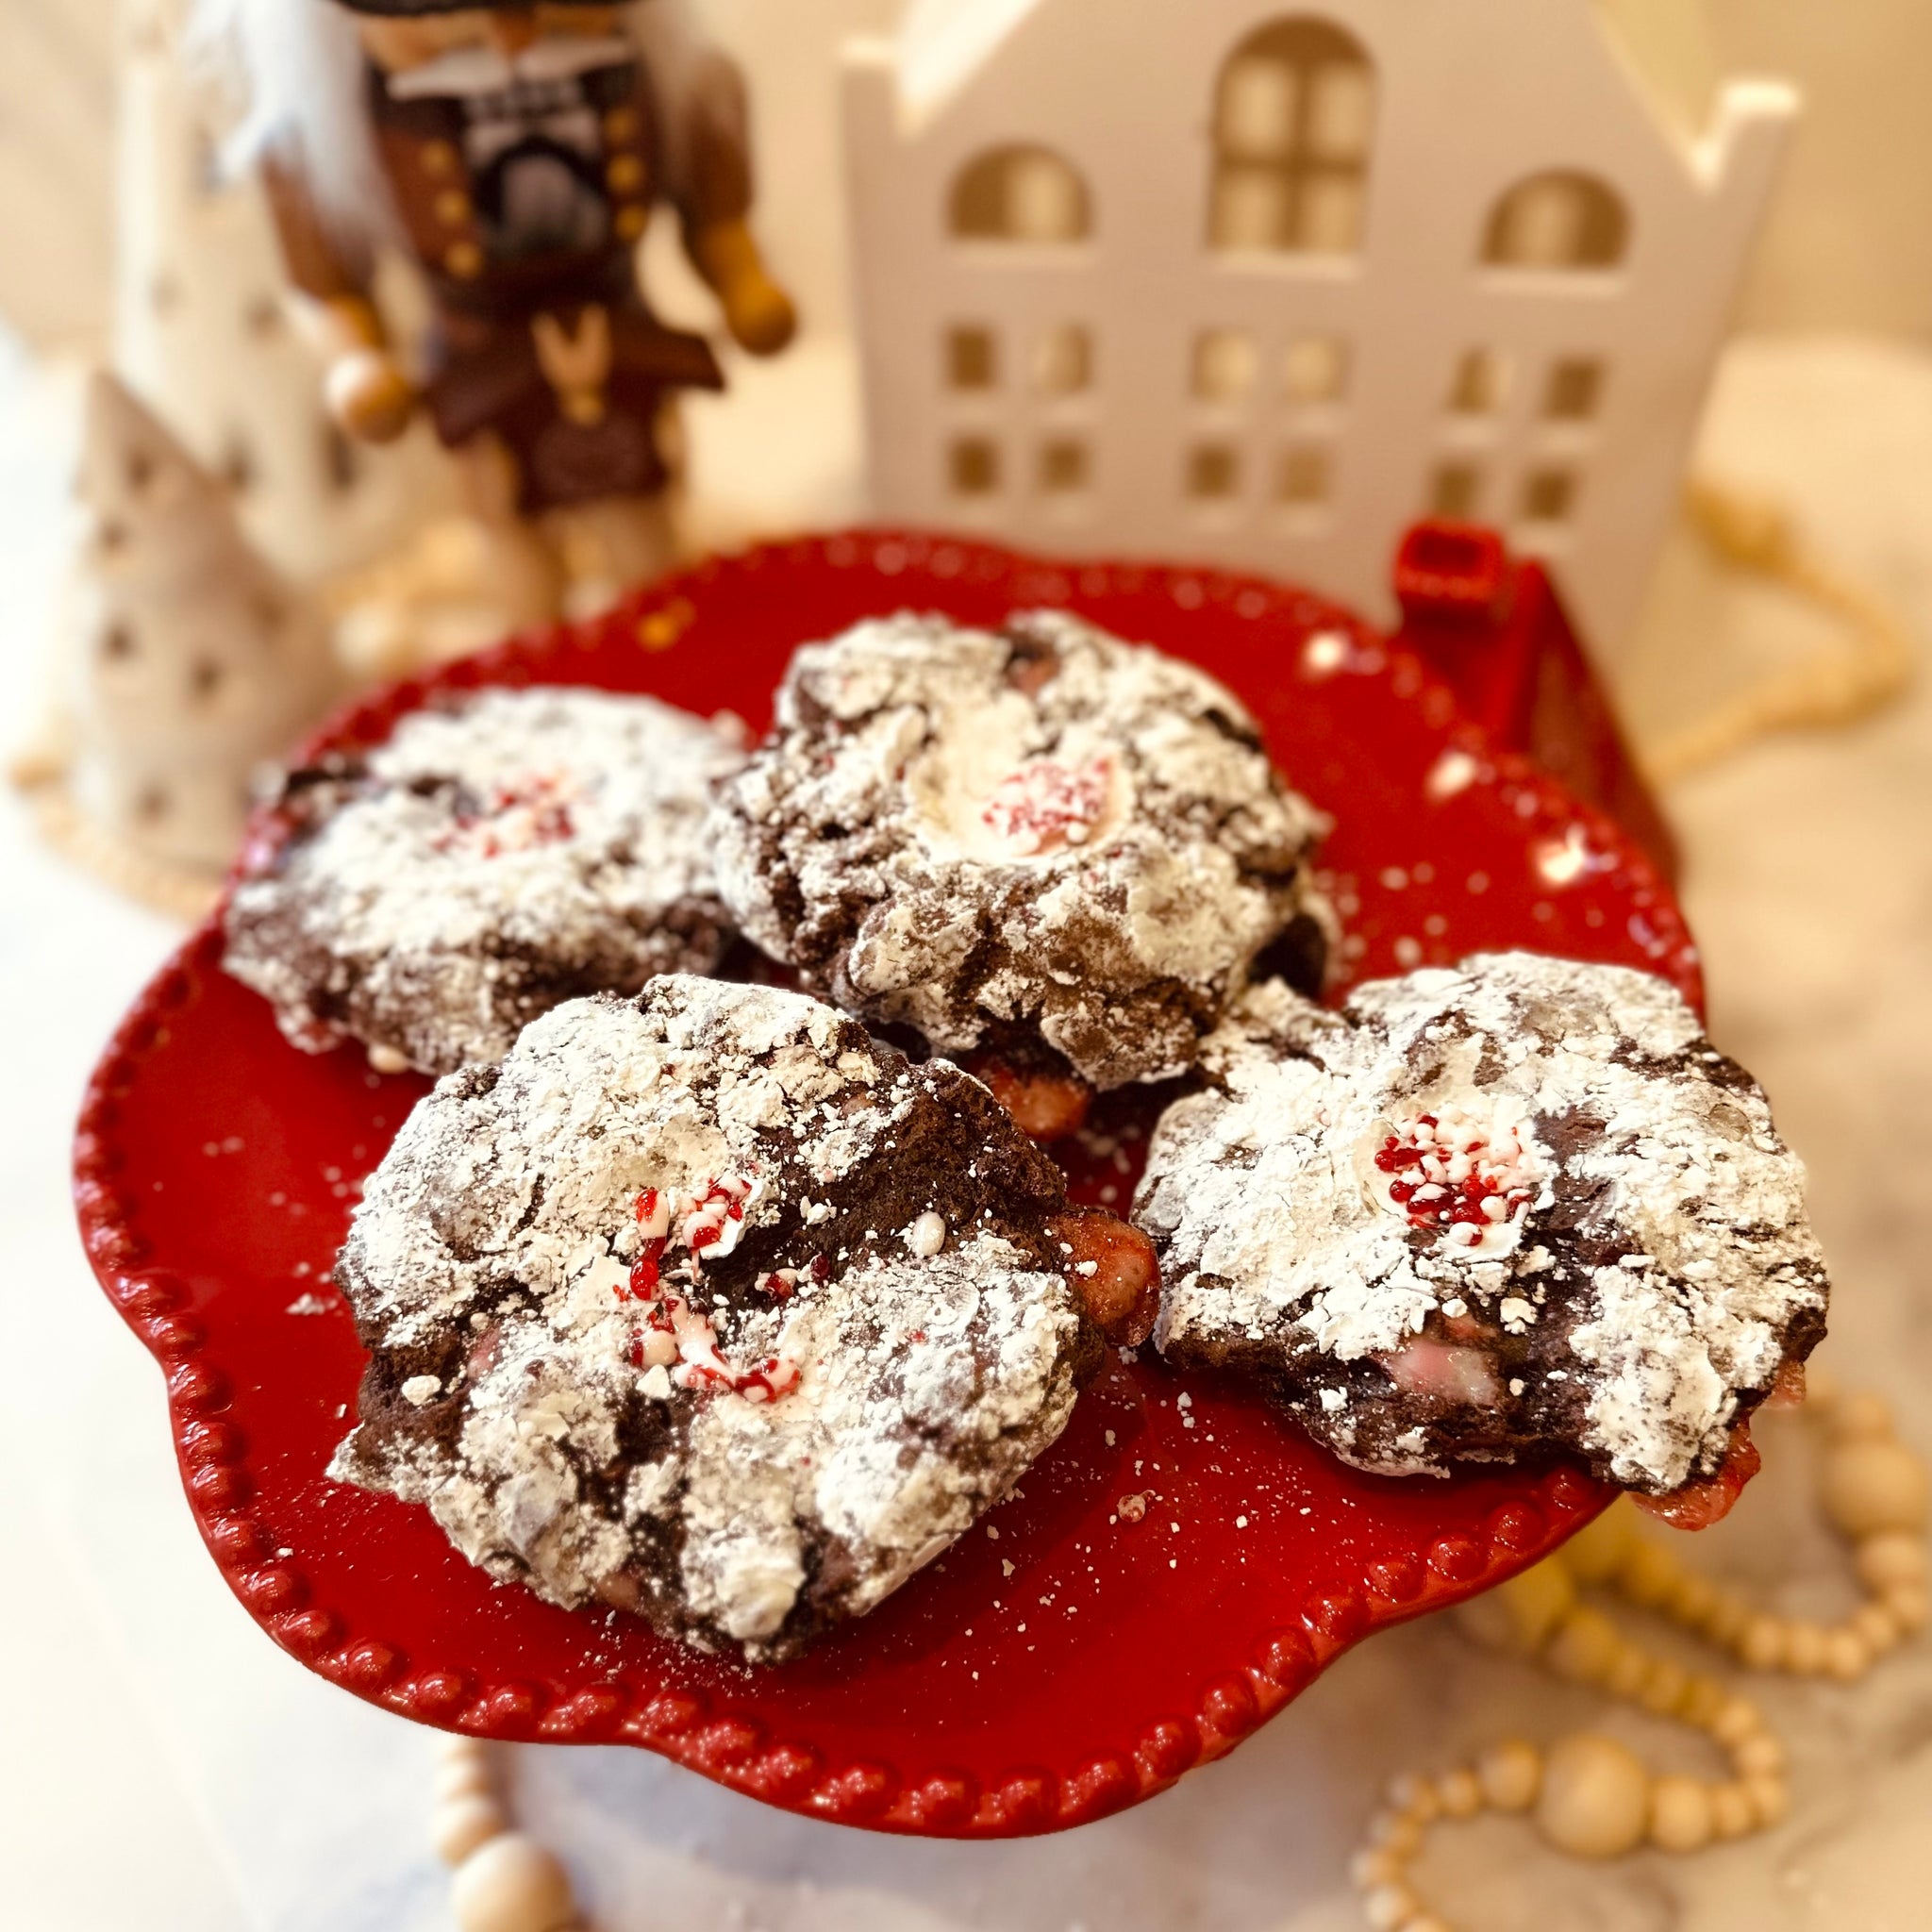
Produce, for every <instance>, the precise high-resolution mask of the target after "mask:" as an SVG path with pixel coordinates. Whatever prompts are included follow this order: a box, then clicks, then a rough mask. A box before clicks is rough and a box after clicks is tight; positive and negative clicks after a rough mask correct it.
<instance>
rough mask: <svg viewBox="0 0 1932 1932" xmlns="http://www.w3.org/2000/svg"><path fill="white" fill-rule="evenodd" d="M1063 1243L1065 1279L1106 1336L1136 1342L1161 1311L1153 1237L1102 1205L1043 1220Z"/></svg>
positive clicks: (1129, 1345)
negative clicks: (1112, 1213) (1122, 1219)
mask: <svg viewBox="0 0 1932 1932" xmlns="http://www.w3.org/2000/svg"><path fill="white" fill-rule="evenodd" d="M1047 1232H1048V1233H1049V1235H1051V1236H1052V1238H1053V1239H1054V1240H1055V1241H1058V1242H1059V1243H1060V1245H1061V1246H1062V1247H1063V1248H1068V1249H1071V1250H1072V1252H1071V1253H1070V1254H1068V1255H1066V1256H1065V1257H1064V1259H1065V1265H1066V1270H1067V1279H1068V1280H1069V1281H1070V1282H1071V1283H1072V1284H1073V1286H1074V1291H1075V1292H1076V1293H1078V1295H1079V1296H1080V1298H1081V1300H1082V1301H1084V1302H1085V1303H1086V1305H1087V1312H1088V1314H1089V1315H1091V1317H1092V1318H1093V1321H1094V1322H1095V1324H1097V1325H1098V1326H1099V1328H1100V1330H1101V1332H1102V1333H1103V1334H1104V1335H1105V1336H1106V1337H1107V1339H1108V1341H1112V1342H1116V1343H1118V1344H1119V1345H1120V1346H1122V1347H1123V1348H1138V1347H1140V1345H1141V1342H1143V1341H1146V1340H1147V1338H1148V1337H1149V1336H1150V1335H1152V1334H1153V1333H1154V1318H1155V1317H1156V1316H1157V1315H1158V1313H1159V1312H1160V1262H1159V1259H1158V1257H1157V1256H1156V1254H1155V1252H1154V1243H1153V1242H1152V1241H1149V1240H1148V1239H1147V1237H1146V1236H1145V1235H1144V1234H1142V1233H1141V1230H1140V1229H1139V1228H1138V1227H1129V1226H1128V1225H1127V1224H1126V1223H1125V1222H1124V1221H1119V1220H1116V1219H1115V1218H1114V1216H1112V1215H1111V1214H1108V1212H1107V1211H1106V1210H1105V1209H1104V1208H1075V1209H1074V1210H1073V1211H1072V1212H1070V1213H1067V1214H1063V1215H1061V1216H1060V1217H1059V1218H1058V1220H1056V1221H1054V1222H1051V1223H1049V1224H1048V1227H1047Z"/></svg>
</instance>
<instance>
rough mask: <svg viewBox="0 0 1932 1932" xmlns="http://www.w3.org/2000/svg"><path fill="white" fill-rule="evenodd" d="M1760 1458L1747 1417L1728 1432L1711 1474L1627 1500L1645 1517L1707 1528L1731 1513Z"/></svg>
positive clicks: (1673, 1524)
mask: <svg viewBox="0 0 1932 1932" xmlns="http://www.w3.org/2000/svg"><path fill="white" fill-rule="evenodd" d="M1763 1459H1764V1458H1763V1457H1761V1456H1760V1455H1759V1454H1758V1453H1757V1443H1755V1442H1754V1441H1752V1440H1751V1424H1750V1421H1749V1419H1748V1418H1747V1419H1746V1420H1745V1421H1743V1422H1741V1423H1740V1424H1738V1426H1737V1427H1736V1428H1735V1429H1733V1430H1732V1431H1731V1446H1730V1449H1729V1450H1728V1452H1727V1453H1726V1454H1725V1456H1724V1461H1723V1463H1722V1464H1721V1465H1720V1466H1719V1469H1718V1472H1717V1474H1715V1475H1712V1476H1707V1477H1706V1478H1705V1479H1704V1480H1703V1481H1702V1482H1697V1483H1687V1484H1686V1485H1685V1486H1684V1487H1683V1488H1682V1489H1681V1490H1673V1491H1671V1493H1670V1494H1669V1495H1668V1496H1633V1497H1632V1498H1631V1499H1630V1500H1631V1501H1632V1502H1633V1503H1635V1504H1636V1505H1637V1507H1639V1508H1640V1509H1641V1510H1642V1511H1643V1513H1644V1514H1645V1515H1646V1516H1655V1517H1656V1518H1657V1521H1658V1522H1659V1523H1668V1524H1670V1525H1671V1527H1672V1528H1673V1529H1688V1530H1696V1529H1708V1528H1709V1527H1710V1525H1711V1524H1713V1523H1722V1522H1723V1521H1724V1518H1725V1517H1726V1516H1728V1515H1729V1514H1730V1513H1731V1508H1732V1506H1733V1505H1734V1504H1735V1503H1736V1502H1737V1500H1738V1498H1739V1497H1740V1496H1741V1495H1742V1494H1743V1493H1744V1485H1745V1484H1746V1483H1748V1482H1749V1481H1750V1480H1751V1478H1752V1477H1753V1476H1754V1475H1756V1474H1757V1471H1758V1468H1759V1467H1760V1465H1761V1464H1762V1462H1763Z"/></svg>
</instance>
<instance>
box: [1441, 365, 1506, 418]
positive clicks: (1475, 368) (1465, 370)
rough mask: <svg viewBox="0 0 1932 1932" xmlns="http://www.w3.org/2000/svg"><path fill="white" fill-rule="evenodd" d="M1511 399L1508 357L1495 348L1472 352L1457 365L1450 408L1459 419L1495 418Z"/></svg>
mask: <svg viewBox="0 0 1932 1932" xmlns="http://www.w3.org/2000/svg"><path fill="white" fill-rule="evenodd" d="M1508 400H1509V358H1507V356H1501V355H1498V354H1497V352H1496V351H1495V350H1494V349H1472V350H1470V352H1469V353H1468V354H1467V355H1466V356H1464V357H1463V358H1462V360H1461V361H1460V362H1459V363H1458V364H1457V369H1456V380H1455V381H1454V382H1453V383H1452V384H1451V385H1450V389H1449V408H1450V410H1451V412H1452V413H1453V414H1455V415H1457V416H1493V415H1496V414H1497V413H1498V412H1499V411H1500V410H1501V409H1502V408H1503V406H1504V405H1505V404H1506V403H1507V402H1508Z"/></svg>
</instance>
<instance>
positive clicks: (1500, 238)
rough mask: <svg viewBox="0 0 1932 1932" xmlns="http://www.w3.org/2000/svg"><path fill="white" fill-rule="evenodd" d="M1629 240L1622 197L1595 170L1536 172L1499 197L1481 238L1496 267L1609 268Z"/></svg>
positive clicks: (1621, 255)
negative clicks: (1595, 173) (1581, 171)
mask: <svg viewBox="0 0 1932 1932" xmlns="http://www.w3.org/2000/svg"><path fill="white" fill-rule="evenodd" d="M1629 245H1630V215H1629V211H1628V210H1627V209H1626V208H1624V200H1623V197H1622V196H1621V195H1620V194H1618V192H1616V190H1615V189H1613V188H1611V187H1609V186H1608V185H1607V184H1606V183H1605V182H1602V181H1599V180H1598V179H1597V177H1596V176H1595V175H1584V174H1579V173H1577V172H1576V171H1575V170H1574V169H1553V170H1552V171H1551V172H1550V173H1548V174H1546V175H1531V176H1530V177H1529V179H1528V180H1527V181H1519V182H1518V183H1517V184H1516V186H1515V187H1514V188H1512V189H1510V191H1509V192H1508V193H1507V194H1506V195H1504V196H1503V198H1502V200H1500V201H1499V202H1497V204H1496V206H1495V208H1494V210H1493V211H1492V212H1491V216H1490V226H1489V233H1488V234H1487V235H1486V236H1485V237H1484V238H1483V259H1484V260H1485V261H1486V262H1488V263H1489V264H1490V265H1491V267H1492V268H1528V269H1608V268H1615V267H1616V266H1617V264H1618V263H1619V262H1620V261H1622V260H1623V259H1624V252H1625V250H1626V249H1627V248H1628V247H1629Z"/></svg>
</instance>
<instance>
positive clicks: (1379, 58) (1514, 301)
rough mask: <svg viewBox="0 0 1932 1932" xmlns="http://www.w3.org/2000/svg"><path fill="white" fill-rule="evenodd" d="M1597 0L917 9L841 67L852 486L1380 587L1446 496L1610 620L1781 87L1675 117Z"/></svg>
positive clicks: (1106, 548) (1729, 280) (966, 523)
mask: <svg viewBox="0 0 1932 1932" xmlns="http://www.w3.org/2000/svg"><path fill="white" fill-rule="evenodd" d="M1621 4H1622V8H1628V7H1629V6H1630V5H1631V4H1632V0H1621ZM1618 10H1620V9H1619V8H1618V7H1616V6H1613V5H1611V4H1610V0H1321V4H1317V5H1311V6H1307V7H1293V6H1291V7H1286V8H1284V7H1282V6H1280V5H1278V4H1277V5H1270V4H1268V0H1184V4H1183V0H915V4H914V5H913V6H912V7H911V8H910V9H909V11H908V19H907V23H906V26H905V29H904V31H903V32H902V33H901V35H900V36H899V38H898V39H897V40H895V41H892V42H859V43H855V44H854V45H853V46H852V47H851V48H850V49H849V50H848V53H847V57H846V74H845V124H846V135H847V153H848V164H849V171H850V198H851V215H852V224H851V225H852V232H853V248H854V254H855V261H856V274H857V291H858V316H859V326H860V330H861V346H862V353H863V358H864V367H865V384H866V405H867V411H868V437H869V447H870V457H871V467H872V481H873V490H874V509H875V511H876V513H877V514H878V515H880V516H881V517H883V518H885V519H888V520H892V521H902V522H906V523H909V524H915V525H930V526H943V527H949V528H956V529H962V530H968V531H978V532H983V533H987V534H991V535H996V536H999V537H1003V538H1007V539H1010V540H1012V541H1018V542H1021V543H1030V544H1036V545H1039V546H1041V547H1045V548H1051V549H1057V550H1060V551H1067V552H1072V553H1074V554H1079V553H1088V554H1097V553H1102V552H1139V553H1146V554H1157V555H1164V556H1169V557H1190V556H1191V557H1199V558H1208V559H1214V560H1219V561H1223V562H1226V563H1231V564H1235V565H1239V566H1241V567H1245V568H1251V569H1254V570H1257V571H1261V572H1265V573H1268V574H1270V575H1278V576H1284V577H1290V578H1294V579H1297V580H1300V581H1303V582H1307V583H1309V584H1312V585H1315V586H1317V587H1319V588H1321V589H1323V590H1325V591H1330V592H1332V593H1333V594H1335V595H1337V596H1340V597H1341V598H1344V599H1346V600H1348V601H1350V602H1352V603H1354V604H1357V606H1360V607H1362V608H1367V609H1369V610H1372V611H1383V612H1386V610H1387V604H1388V592H1387V588H1386V586H1387V577H1388V568H1389V562H1390V558H1391V555H1392V553H1393V549H1394V546H1395V543H1396V541H1397V540H1398V538H1399V536H1400V534H1401V531H1402V530H1403V528H1404V527H1405V526H1406V525H1407V524H1408V523H1409V522H1411V521H1412V520H1413V519H1414V518H1416V517H1417V516H1419V515H1423V514H1425V513H1435V514H1442V515H1451V516H1457V517H1470V518H1474V519H1478V520H1481V521H1483V522H1486V523H1491V524H1493V525H1497V526H1498V527H1499V528H1501V529H1503V530H1504V531H1505V532H1506V533H1507V535H1508V537H1509V538H1510V540H1511V541H1512V542H1513V543H1514V544H1516V545H1517V547H1518V548H1520V549H1521V550H1524V551H1525V552H1528V553H1530V554H1533V555H1537V556H1541V557H1542V558H1547V559H1548V560H1550V562H1551V563H1552V565H1553V567H1554V568H1555V569H1556V571H1557V575H1558V577H1559V578H1560V580H1561V581H1562V583H1563V585H1564V587H1565V589H1566V591H1567V592H1568V593H1569V595H1570V598H1571V600H1572V603H1573V605H1574V608H1575V609H1576V611H1577V613H1578V615H1579V617H1580V619H1581V621H1582V624H1583V626H1584V628H1585V630H1586V632H1587V634H1588V635H1589V636H1590V637H1591V639H1592V641H1596V642H1597V643H1598V644H1599V645H1601V646H1605V647H1608V648H1611V649H1614V647H1615V645H1616V644H1617V642H1618V641H1619V640H1620V639H1621V638H1622V637H1623V635H1624V633H1625V631H1626V630H1627V628H1628V627H1629V625H1630V624H1631V621H1632V620H1633V618H1634V616H1635V614H1636V610H1637V607H1638V604H1639V601H1640V599H1641V595H1642V592H1643V590H1644V586H1645V582H1646V579H1647V577H1648V575H1649V572H1650V568H1651V565H1652V563H1653V561H1654V559H1655V557H1656V554H1657V548H1658V545H1659V544H1660V542H1661V541H1662V539H1663V536H1664V534H1665V532H1666V529H1667V527H1668V525H1669V520H1670V517H1671V515H1672V512H1673V508H1674V503H1675V499H1676V492H1677V489H1678V485H1679V482H1680V478H1681V473H1682V467H1683V464H1684V461H1685V458H1686V456H1687V454H1688V447H1689V442H1690V439H1691V434H1692V431H1693V430H1694V428H1695V425H1696V418H1697V413H1698V409H1699V406H1700V404H1701V402H1702V399H1703V395H1704V391H1705V386H1706V383H1707V378H1708V375H1709V373H1710V368H1711V364H1712V360H1713V358H1714V357H1715V355H1716V353H1717V349H1718V347H1719V344H1720V341H1721V340H1722V336H1723V331H1724V325H1725V321H1726V317H1727V314H1728V311H1729V308H1730V305H1731V302H1732V298H1733V296H1734V294H1735V292H1736V290H1737V287H1738V284H1739V281H1740V275H1741V273H1742V270H1743V267H1744V264H1745V260H1746V258H1747V255H1748V252H1749V247H1750V242H1751V239H1752V236H1753V234H1754V231H1755V229H1756V226H1757V220H1758V217H1759V214H1760V212H1761V210H1762V209H1763V207H1764V204H1765V201H1766V198H1767V195H1768V193H1769V192H1770V189H1771V186H1772V182H1773V178H1774V172H1775V168H1776V163H1777V159H1778V157H1779V154H1780V152H1781V150H1782V148H1783V146H1784V143H1785V140H1786V137H1787V134H1788V132H1789V131H1790V126H1791V125H1792V123H1793V120H1794V118H1795V115H1796V112H1797V104H1796V100H1795V97H1794V96H1793V94H1792V92H1790V89H1788V88H1786V87H1784V86H1782V85H1778V84H1774V83H1768V82H1757V81H1734V82H1731V83H1729V84H1727V85H1725V86H1724V87H1723V88H1722V89H1720V90H1719V91H1718V92H1717V95H1716V98H1715V101H1714V104H1712V105H1711V106H1710V108H1709V112H1708V115H1707V120H1706V123H1705V125H1703V126H1702V127H1701V128H1698V129H1692V128H1691V127H1689V126H1688V125H1684V124H1683V123H1682V120H1681V118H1680V117H1679V118H1674V117H1673V116H1672V114H1671V113H1670V112H1669V111H1668V110H1667V108H1666V107H1665V105H1664V103H1663V102H1662V101H1660V100H1659V98H1658V96H1657V93H1656V92H1654V91H1653V89H1652V88H1651V86H1650V85H1649V84H1648V83H1647V81H1646V78H1645V75H1644V74H1643V73H1642V72H1641V70H1640V68H1639V67H1638V66H1637V65H1636V64H1635V62H1634V61H1633V60H1632V58H1631V57H1630V52H1629V48H1628V46H1627V45H1626V43H1625V42H1624V40H1623V38H1622V37H1621V36H1620V34H1619V32H1618V30H1617V24H1616V21H1615V20H1614V19H1613V18H1611V17H1610V16H1611V15H1613V14H1614V13H1615V12H1617V11H1618Z"/></svg>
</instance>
